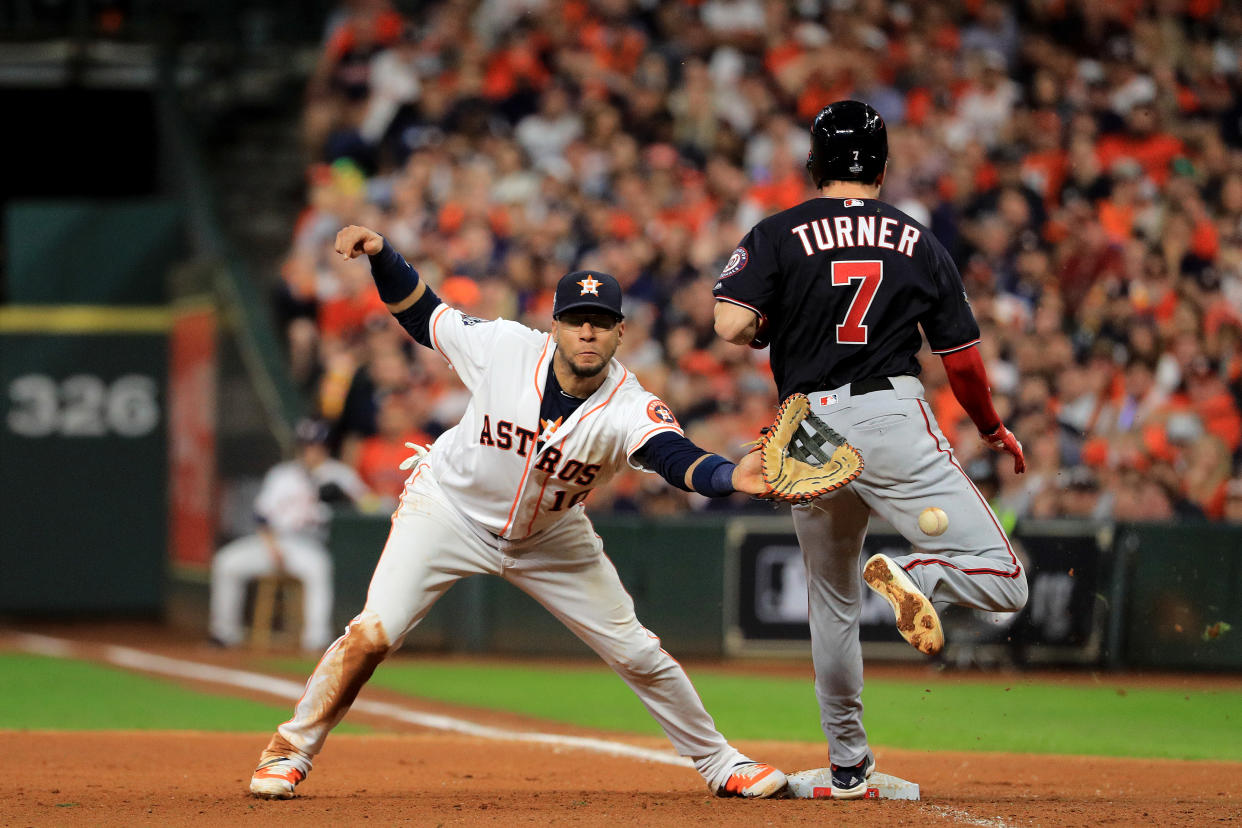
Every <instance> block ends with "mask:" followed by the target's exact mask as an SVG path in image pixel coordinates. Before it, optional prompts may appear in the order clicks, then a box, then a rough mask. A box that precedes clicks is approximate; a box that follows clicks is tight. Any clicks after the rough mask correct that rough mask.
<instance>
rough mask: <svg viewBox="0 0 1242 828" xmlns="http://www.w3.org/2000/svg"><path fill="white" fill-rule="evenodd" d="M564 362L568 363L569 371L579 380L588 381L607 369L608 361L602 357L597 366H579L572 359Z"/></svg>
mask: <svg viewBox="0 0 1242 828" xmlns="http://www.w3.org/2000/svg"><path fill="white" fill-rule="evenodd" d="M565 361H566V362H568V363H569V370H570V371H571V372H573V375H574V376H575V377H578V378H579V379H590V378H591V377H597V376H599V374H600V372H601V371H603V370H604V369H605V368H607V367H608V360H606V359H604V358H603V357H602V356H601V357H600V361H599V363H598V364H597V365H579V364H578V363H577V362H575V361H574V360H572V359H567V360H565Z"/></svg>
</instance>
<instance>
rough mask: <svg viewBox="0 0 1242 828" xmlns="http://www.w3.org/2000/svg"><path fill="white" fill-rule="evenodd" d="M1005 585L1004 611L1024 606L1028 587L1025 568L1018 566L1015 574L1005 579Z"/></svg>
mask: <svg viewBox="0 0 1242 828" xmlns="http://www.w3.org/2000/svg"><path fill="white" fill-rule="evenodd" d="M1005 587H1006V589H1005V590H1004V597H1005V599H1006V605H1005V611H1006V612H1018V611H1019V610H1021V609H1022V608H1023V607H1025V606H1026V599H1027V596H1028V593H1029V589H1028V587H1027V585H1026V570H1025V569H1021V568H1019V569H1018V574H1017V575H1016V576H1014V577H1013V578H1009V579H1007V580H1006V584H1005Z"/></svg>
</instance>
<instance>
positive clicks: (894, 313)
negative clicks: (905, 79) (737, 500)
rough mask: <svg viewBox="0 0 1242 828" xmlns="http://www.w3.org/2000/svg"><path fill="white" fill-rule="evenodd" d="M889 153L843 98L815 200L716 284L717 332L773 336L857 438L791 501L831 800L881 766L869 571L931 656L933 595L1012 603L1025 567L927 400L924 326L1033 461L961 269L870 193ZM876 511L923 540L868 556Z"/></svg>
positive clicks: (970, 392)
mask: <svg viewBox="0 0 1242 828" xmlns="http://www.w3.org/2000/svg"><path fill="white" fill-rule="evenodd" d="M887 159H888V139H887V132H886V128H885V126H884V121H883V119H881V118H880V116H879V114H878V113H877V112H876V111H875V110H874V109H872V108H871V107H870V106H867V105H866V104H863V103H860V102H858V101H838V102H836V103H834V104H831V105H829V106H827V107H825V108H824V109H823V110H822V111H821V112H820V113H819V115H818V116H817V117H816V118H815V122H814V125H813V126H812V127H811V153H810V155H809V157H808V159H807V168H808V170H809V172H810V173H811V177H812V179H813V180H814V182H815V184H816V186H817V187H819V190H820V197H818V198H813V199H811V200H810V201H807V202H805V203H803V204H800V205H798V206H796V207H792V208H790V209H788V210H785V211H783V212H781V213H777V214H775V215H772V216H769V217H768V218H766V219H764V220H763V221H761V222H759V223H758V224H757V225H755V227H754V228H753V229H752V230H751V231H750V232H749V233H747V234H746V236H745V238H743V239H742V242H741V244H740V245H739V246H738V248H737V249H736V250H735V251H734V252H733V255H732V257H731V258H730V260H729V262H728V264H727V266H726V267H725V269H724V272H723V273H721V275H720V279H719V281H718V282H717V283H716V286H715V289H714V293H715V296H716V299H717V303H716V309H715V313H716V332H717V333H718V334H719V335H720V336H722V337H723V338H725V339H727V340H729V341H731V342H736V343H739V344H743V343H749V344H752V345H754V346H756V347H763V346H764V345H768V346H769V347H770V349H771V350H770V359H771V363H772V373H773V376H774V378H775V380H776V384H777V388H778V391H779V393H780V398H781V399H782V400H784V399H785V398H787V397H788V396H789V395H790V394H793V393H796V392H801V393H804V394H806V395H807V397H808V398H809V399H810V402H811V408H812V411H813V412H814V413H815V414H817V415H818V416H819V417H820V418H822V419H823V420H824V421H825V422H826V423H827V424H828V425H830V426H831V427H832V428H834V429H836V430H837V431H838V432H840V433H841V434H842V435H844V436H845V438H846V439H847V440H849V441H850V442H851V443H852V444H853V445H854V446H856V447H857V448H858V449H859V451H861V452H862V456H863V459H864V461H865V467H864V469H863V472H862V475H861V476H860V477H859V478H858V479H857V480H855V481H854V482H853V483H852V484H851V485H849V486H847V487H845V488H843V489H840V490H837V491H834V492H831V493H830V494H828V495H825V496H824V497H821V498H818V499H816V500H814V501H812V502H810V503H807V504H802V505H797V506H795V507H794V508H793V520H794V527H795V530H796V531H797V535H798V543H799V545H800V546H801V548H802V554H803V560H804V562H805V564H806V569H807V582H808V591H809V603H810V623H811V646H812V654H813V658H814V664H815V691H816V696H817V698H818V700H819V706H820V712H821V721H822V725H823V729H824V733H825V735H826V736H827V737H828V743H829V749H830V751H831V760H832V769H833V774H832V779H833V782H832V787H833V796H836V797H842V798H850V797H858V796H862V795H863V794H864V793H865V791H866V778H867V777H868V776H870V774H871V772H872V770H873V769H874V767H875V759H874V756H873V754H872V752H871V751H870V749H869V748H868V746H867V735H866V731H865V730H864V729H863V724H862V702H861V693H862V686H863V676H862V651H861V647H860V645H859V640H858V622H859V615H860V611H861V608H862V584H863V583H864V582H865V583H867V585H868V586H870V587H871V588H872V589H873V590H875V591H876V592H878V593H879V594H880V595H882V596H884V597H885V598H886V599H887V600H888V601H889V603H890V604H892V606H893V610H894V613H895V615H896V619H897V627H898V630H899V631H900V632H901V634H902V636H903V637H904V638H905V639H906V640H907V641H908V642H910V644H912V645H913V646H914V647H916V648H918V649H919V650H920V651H922V652H924V653H929V654H930V653H935V652H937V651H939V650H940V648H941V646H942V645H943V642H944V634H943V632H942V630H941V626H940V620H939V617H938V616H937V613H936V610H935V608H934V606H933V604H934V603H951V604H960V605H962V606H966V607H973V608H976V609H982V610H991V611H997V612H1016V611H1018V610H1020V609H1021V608H1022V607H1023V605H1025V603H1026V596H1027V586H1026V576H1025V574H1024V572H1023V570H1022V567H1021V565H1020V564H1019V562H1018V558H1017V556H1016V555H1015V554H1014V551H1013V549H1012V547H1011V546H1010V543H1009V539H1008V537H1006V535H1005V532H1004V530H1003V529H1002V528H1001V524H1000V521H998V520H997V519H996V515H995V514H993V512H992V510H991V508H990V507H989V506H988V504H987V501H986V500H985V499H984V498H983V496H982V495H981V494H980V493H979V491H978V489H976V488H975V486H974V484H973V483H972V482H971V480H970V478H969V477H967V476H966V474H965V472H964V471H963V470H962V467H961V466H960V465H959V463H958V462H957V460H956V459H955V457H954V455H953V449H952V447H951V446H950V445H949V443H948V441H947V440H946V439H945V438H944V435H943V434H942V433H941V431H940V428H939V426H938V425H937V424H936V420H935V417H933V416H932V412H931V410H930V408H929V407H928V405H927V403H926V402H925V401H924V398H923V386H922V384H921V383H920V382H919V380H918V374H919V363H918V360H917V358H916V355H917V353H918V351H919V349H920V348H921V347H922V343H923V339H922V336H920V334H919V328H920V327H921V328H922V331H923V336H926V337H927V343H928V345H930V347H931V349H932V352H933V353H935V354H938V355H939V356H940V357H941V359H942V360H943V362H944V366H945V370H946V372H947V374H948V378H949V384H950V386H951V388H952V390H953V393H954V395H955V396H956V397H957V399H958V400H959V401H960V402H961V404H962V406H963V408H965V410H966V412H967V413H968V414H969V415H970V417H971V419H972V420H973V421H974V423H975V425H976V427H977V428H978V429H979V433H980V435H981V437H982V438H983V439H984V440H985V441H986V443H987V444H988V445H989V446H990V447H991V448H993V449H995V450H998V451H1004V452H1007V453H1008V454H1010V455H1012V457H1013V462H1014V470H1015V471H1016V472H1019V473H1020V472H1022V471H1025V468H1026V461H1025V460H1024V458H1023V456H1022V446H1021V444H1020V443H1019V442H1018V441H1017V439H1016V438H1015V437H1014V436H1013V434H1012V433H1010V432H1009V430H1008V429H1006V428H1005V426H1004V425H1003V424H1002V423H1001V420H1000V417H999V416H997V413H996V410H995V408H994V407H993V404H992V399H991V391H990V389H989V387H988V382H987V375H986V373H985V371H984V366H983V361H982V359H981V358H980V356H979V351H978V349H977V348H976V347H975V346H976V345H977V344H978V342H979V326H978V324H977V323H976V321H975V318H974V314H973V313H972V312H971V309H970V304H969V302H968V301H967V297H966V292H965V290H964V288H963V286H962V279H961V275H960V274H959V273H958V270H957V267H956V266H955V265H954V263H953V260H952V259H951V258H950V257H949V255H948V253H947V252H946V251H945V249H944V247H943V246H942V245H941V244H940V243H939V242H938V241H937V240H936V238H935V237H934V236H932V234H931V233H930V232H928V230H927V228H925V227H923V226H922V225H920V224H919V223H918V222H917V221H915V220H914V219H912V218H911V217H910V216H908V215H906V214H905V213H903V212H902V211H900V210H898V209H896V208H894V207H892V206H891V205H889V204H886V203H884V202H882V201H879V200H877V197H878V195H879V192H880V187H881V185H882V184H883V182H884V173H885V170H886V166H887ZM872 512H874V513H876V514H878V515H880V516H881V517H883V518H884V519H885V520H887V521H888V522H889V523H890V524H892V525H893V527H894V528H896V529H897V531H899V532H900V533H901V534H902V535H903V536H905V538H906V539H907V540H909V541H910V542H911V543H912V544H913V545H914V546H915V547H916V550H915V551H914V552H912V553H911V554H909V555H904V556H900V557H896V558H889V557H887V556H884V555H875V556H873V557H872V558H870V559H869V560H867V562H866V563H865V564H863V565H860V562H859V557H860V555H859V553H860V552H861V550H862V544H863V537H864V535H865V534H866V531H867V521H868V518H869V517H870V515H871V513H872Z"/></svg>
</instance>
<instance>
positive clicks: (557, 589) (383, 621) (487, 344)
mask: <svg viewBox="0 0 1242 828" xmlns="http://www.w3.org/2000/svg"><path fill="white" fill-rule="evenodd" d="M336 249H337V251H338V252H339V253H341V254H342V255H344V256H346V257H349V258H353V257H355V256H359V255H361V254H363V253H366V254H368V255H369V256H370V259H371V272H372V275H373V276H374V278H375V283H376V287H377V288H378V290H379V294H380V298H381V299H383V300H384V302H385V303H386V304H387V305H388V308H389V309H390V310H391V311H392V313H393V314H394V315H395V316H396V318H397V319H398V321H400V322H401V324H402V325H403V327H405V329H406V330H407V331H408V332H409V333H410V334H411V335H412V336H413V337H414V339H416V340H417V341H419V342H420V343H421V344H423V345H426V346H428V347H431V348H433V349H434V350H436V351H437V352H439V353H440V354H441V355H442V356H443V357H444V358H445V359H447V360H448V361H449V363H450V364H451V365H452V366H453V368H454V369H455V370H456V371H457V374H458V376H460V377H461V379H462V382H463V383H464V384H465V385H466V387H467V388H468V389H469V390H470V392H471V395H472V398H471V402H470V405H469V407H468V408H467V409H466V412H465V414H464V415H463V417H462V419H461V422H460V423H459V424H458V425H457V426H455V427H453V428H451V429H449V430H448V431H446V432H445V433H444V434H443V435H441V436H440V438H439V439H438V440H436V441H435V443H434V444H433V445H432V446H431V448H430V450H429V451H427V452H426V453H425V454H422V453H421V452H420V454H421V456H418V457H417V458H415V459H416V462H415V464H414V465H413V471H412V473H411V475H410V477H409V479H408V480H407V481H406V485H405V490H404V492H403V494H402V496H401V500H400V503H399V505H398V507H397V511H396V512H395V513H394V514H393V519H392V531H391V532H390V534H389V536H388V541H387V543H386V544H385V546H384V550H383V554H382V555H381V557H380V560H379V563H378V564H377V565H376V568H375V573H374V575H373V576H372V579H371V586H370V589H369V590H368V592H367V600H366V605H365V607H364V608H363V610H362V612H361V613H360V614H359V615H358V616H357V617H355V618H354V619H353V620H352V621H351V622H350V624H349V626H348V628H347V629H346V632H345V635H343V636H342V637H340V638H338V639H337V640H336V641H335V642H334V643H333V644H332V645H331V646H330V647H329V648H328V650H327V652H326V653H325V655H324V657H323V659H322V660H321V661H320V663H319V665H318V666H317V667H316V668H315V671H314V673H313V674H312V675H311V677H310V679H309V681H308V682H307V684H306V692H305V694H304V695H303V697H302V699H301V700H300V701H299V702H298V704H297V706H296V707H295V709H294V712H293V717H292V718H291V719H290V720H289V721H287V722H285V723H284V724H282V725H280V727H279V728H277V731H276V734H275V735H274V736H273V737H272V739H271V741H270V743H269V744H268V746H267V748H266V749H265V750H264V751H263V753H262V755H261V756H260V761H259V765H258V767H257V768H256V770H255V772H254V776H253V778H252V780H251V783H250V791H251V793H252V794H254V795H256V796H259V797H265V798H279V799H287V798H290V797H292V796H293V795H294V788H295V786H296V785H297V784H298V783H299V782H300V781H301V780H302V779H304V778H305V777H306V774H307V773H308V772H309V771H310V769H311V763H312V760H313V757H314V756H315V755H316V754H317V753H319V751H320V749H321V748H322V747H323V744H324V740H325V739H326V737H327V735H328V732H329V731H330V730H331V729H332V727H333V726H334V725H336V723H337V722H339V721H340V720H341V718H342V717H343V716H344V715H345V713H346V711H348V709H349V707H350V705H351V704H352V703H353V701H354V699H355V697H356V696H357V694H358V691H359V689H361V687H362V685H363V684H364V683H365V682H366V681H367V679H368V678H369V677H370V676H371V674H372V672H373V671H374V670H375V668H376V667H377V666H378V665H379V663H380V662H381V661H383V660H384V658H385V657H386V656H387V655H388V654H389V653H391V652H393V651H394V650H396V649H397V648H398V647H400V646H401V642H402V640H403V639H404V638H405V636H406V635H407V634H408V633H409V632H410V630H411V629H413V627H414V626H415V625H416V624H417V623H418V622H419V621H421V620H422V618H423V617H424V616H425V615H426V614H427V612H428V610H430V609H431V606H432V604H434V603H435V601H436V599H437V598H439V597H440V596H441V595H443V594H444V593H445V591H446V590H448V588H449V587H450V586H452V585H453V584H454V583H455V582H456V581H458V580H459V579H461V578H464V577H468V576H471V575H482V574H488V575H497V576H499V577H501V578H504V579H506V580H507V581H509V582H510V583H512V584H513V585H514V586H516V587H518V588H519V589H521V590H523V591H524V592H526V593H527V594H529V595H530V596H531V597H533V598H534V599H535V600H537V601H539V603H541V604H543V605H544V606H545V607H547V609H548V610H549V611H550V612H551V613H552V614H553V615H555V616H556V617H557V618H558V619H560V621H561V622H562V623H564V624H565V626H567V627H568V628H569V629H570V630H572V631H573V632H574V634H575V635H577V636H578V637H579V638H581V639H582V640H583V641H584V642H585V643H586V644H587V645H588V646H589V647H591V649H593V650H595V652H596V653H598V654H599V655H600V657H602V658H603V659H604V661H605V662H607V663H608V665H609V666H610V667H612V668H613V669H614V670H615V671H616V672H617V674H618V675H619V676H620V677H621V678H622V680H623V681H625V683H626V684H628V685H629V686H630V688H631V689H632V690H633V691H634V692H635V693H636V694H637V695H638V697H639V698H640V699H641V700H642V702H643V704H644V705H645V706H646V708H647V710H648V712H650V714H651V715H652V717H653V718H654V719H655V720H656V721H657V722H658V723H659V724H660V726H661V728H663V730H664V733H665V734H666V735H667V736H668V738H669V741H671V742H672V743H673V746H674V747H675V748H676V749H677V752H678V753H679V754H681V755H682V756H686V757H689V758H690V759H691V760H692V761H693V763H694V766H695V768H696V769H697V770H698V771H699V773H700V774H702V776H703V779H704V780H706V782H707V784H708V787H709V789H710V790H712V791H713V792H715V793H716V794H717V795H719V796H742V797H769V796H772V795H774V794H777V793H780V792H782V791H783V790H784V788H785V786H786V780H785V775H784V774H783V773H781V772H780V771H779V770H777V769H776V768H774V767H772V766H771V765H768V764H765V763H761V762H755V761H753V760H751V759H750V758H749V757H746V756H744V755H742V754H741V753H739V752H738V751H737V749H735V748H734V747H732V746H731V745H730V744H729V743H728V742H727V741H726V740H725V738H724V736H722V735H721V734H720V732H719V731H717V730H716V726H715V724H714V722H713V721H712V717H711V716H710V715H709V714H708V712H707V711H706V710H705V709H704V707H703V703H702V701H700V699H699V696H698V694H697V693H696V691H695V689H694V687H693V685H691V683H690V679H689V678H688V677H687V676H686V673H685V671H684V670H683V669H682V668H681V666H680V665H679V664H678V663H677V662H676V661H674V660H673V658H672V657H671V656H670V655H669V654H668V653H666V652H665V651H664V650H663V649H661V647H660V640H659V639H658V638H657V637H656V636H655V635H654V634H653V633H651V632H650V631H648V630H647V629H645V628H644V627H643V626H642V624H640V623H639V621H638V619H637V618H636V617H635V615H634V602H633V600H632V599H631V597H630V596H629V594H628V593H627V592H626V591H625V587H624V586H623V585H622V583H621V580H620V579H619V578H618V576H617V572H616V569H615V568H614V567H613V565H612V563H611V562H610V561H609V560H608V558H607V557H606V556H605V555H604V551H603V544H602V542H601V541H600V538H599V537H598V536H597V535H596V534H595V532H594V529H593V528H592V526H591V521H590V520H589V519H588V518H587V516H586V512H585V510H584V507H583V501H584V500H585V499H586V498H587V497H588V496H589V495H590V493H591V491H592V490H593V489H594V488H595V487H597V486H600V485H602V484H604V483H606V482H607V481H608V480H609V479H610V478H611V477H612V476H613V475H614V474H616V472H617V471H619V470H620V469H622V468H624V466H625V464H627V463H629V464H632V465H634V466H635V467H638V468H643V469H646V470H650V471H656V472H658V473H659V474H661V475H662V476H664V477H665V479H667V480H669V482H670V483H672V484H673V485H676V486H678V487H680V488H683V489H686V490H694V491H697V492H700V493H702V494H705V495H708V496H723V495H727V494H730V493H732V492H733V491H743V492H747V493H750V494H760V493H762V492H763V491H764V486H763V482H762V479H761V475H760V473H759V458H758V455H757V454H752V455H748V456H747V457H746V458H745V459H743V461H742V462H741V463H740V464H738V465H734V464H733V463H730V462H729V461H727V460H725V459H724V458H723V457H720V456H718V455H714V454H710V453H708V452H705V451H704V450H703V449H701V448H698V447H697V446H695V445H694V444H693V443H692V442H690V441H689V440H687V439H686V438H685V436H684V435H683V434H682V431H681V427H680V426H679V425H678V423H677V420H676V418H674V416H673V414H672V412H671V411H669V408H668V406H666V405H665V404H664V403H663V402H661V401H660V400H659V399H658V398H657V397H655V396H654V395H652V394H650V393H648V392H647V391H646V390H644V389H643V387H642V386H641V385H639V383H638V381H637V380H636V379H635V378H634V375H633V374H631V373H630V372H629V371H628V370H626V368H625V367H624V366H623V365H621V363H619V362H617V361H616V360H614V359H613V358H612V357H613V354H614V353H615V351H616V349H617V346H618V344H619V343H620V341H621V336H622V333H623V332H624V329H625V325H624V322H623V321H622V320H623V318H624V317H623V315H622V313H621V288H620V285H618V283H617V281H616V280H615V279H614V278H612V277H611V276H609V275H607V274H604V273H599V272H596V271H579V272H576V273H569V274H566V275H565V276H564V277H563V278H562V279H561V280H560V283H559V284H558V286H557V291H556V299H555V303H554V306H553V317H554V319H555V322H554V324H553V329H552V332H551V333H542V332H540V331H535V330H531V329H529V328H527V327H525V326H523V325H520V324H517V323H515V322H509V321H505V320H494V321H487V320H483V319H477V318H474V317H470V316H466V315H464V314H462V313H461V312H460V311H458V310H456V309H454V308H452V307H449V306H448V305H445V304H443V303H442V302H441V301H440V299H439V298H438V297H437V296H436V295H435V294H434V293H433V292H432V291H431V290H430V289H429V288H428V287H427V286H426V284H425V283H424V282H423V281H421V280H420V279H419V277H418V274H417V273H416V272H415V271H414V269H413V268H412V267H410V266H409V264H407V263H406V262H405V260H404V259H403V258H402V257H401V256H400V254H398V253H397V252H396V251H395V250H393V249H392V247H391V246H390V245H389V244H388V243H387V242H386V241H385V240H384V239H383V238H382V237H381V236H380V235H378V234H377V233H375V232H373V231H371V230H369V229H367V228H364V227H357V226H350V227H346V228H345V229H343V230H341V232H340V233H339V234H338V235H337V239H336Z"/></svg>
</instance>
